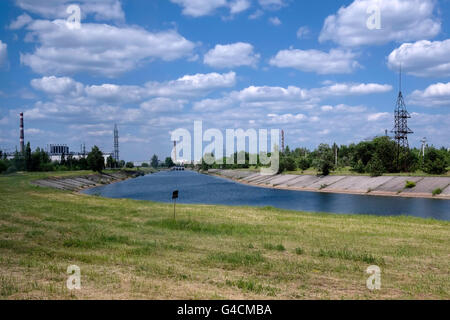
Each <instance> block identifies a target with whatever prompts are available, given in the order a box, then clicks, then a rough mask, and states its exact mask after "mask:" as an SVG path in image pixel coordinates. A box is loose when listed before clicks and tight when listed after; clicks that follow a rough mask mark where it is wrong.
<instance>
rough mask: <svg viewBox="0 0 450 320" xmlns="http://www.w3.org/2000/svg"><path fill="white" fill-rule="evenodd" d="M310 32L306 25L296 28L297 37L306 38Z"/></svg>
mask: <svg viewBox="0 0 450 320" xmlns="http://www.w3.org/2000/svg"><path fill="white" fill-rule="evenodd" d="M310 33H311V30H310V29H309V28H308V27H307V26H303V27H300V28H298V30H297V39H302V38H306V37H307V36H308V35H309V34H310Z"/></svg>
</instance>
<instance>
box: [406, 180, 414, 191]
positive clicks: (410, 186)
mask: <svg viewBox="0 0 450 320" xmlns="http://www.w3.org/2000/svg"><path fill="white" fill-rule="evenodd" d="M415 186H416V183H415V182H414V181H408V180H406V182H405V188H406V189H412V188H414V187H415Z"/></svg>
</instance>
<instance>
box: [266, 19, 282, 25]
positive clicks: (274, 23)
mask: <svg viewBox="0 0 450 320" xmlns="http://www.w3.org/2000/svg"><path fill="white" fill-rule="evenodd" d="M269 22H270V23H271V24H273V25H274V26H279V25H281V20H280V19H279V18H278V17H271V18H269Z"/></svg>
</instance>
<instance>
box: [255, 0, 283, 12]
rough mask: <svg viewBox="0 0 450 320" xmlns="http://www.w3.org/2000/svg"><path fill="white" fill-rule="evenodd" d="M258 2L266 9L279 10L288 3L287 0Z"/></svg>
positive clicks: (259, 0)
mask: <svg viewBox="0 0 450 320" xmlns="http://www.w3.org/2000/svg"><path fill="white" fill-rule="evenodd" d="M258 3H259V5H260V6H261V7H262V8H263V9H266V10H279V9H281V8H282V7H284V6H286V5H287V4H286V1H285V0H258Z"/></svg>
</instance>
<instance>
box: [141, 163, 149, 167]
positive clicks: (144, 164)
mask: <svg viewBox="0 0 450 320" xmlns="http://www.w3.org/2000/svg"><path fill="white" fill-rule="evenodd" d="M141 166H142V168H148V167H149V165H148V163H147V162H143V163H142V165H141Z"/></svg>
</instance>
